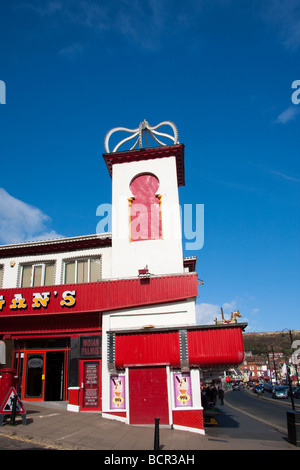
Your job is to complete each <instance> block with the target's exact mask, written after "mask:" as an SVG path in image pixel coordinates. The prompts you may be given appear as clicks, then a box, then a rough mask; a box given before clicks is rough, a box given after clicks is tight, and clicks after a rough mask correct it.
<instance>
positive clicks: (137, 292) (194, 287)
mask: <svg viewBox="0 0 300 470" xmlns="http://www.w3.org/2000/svg"><path fill="white" fill-rule="evenodd" d="M65 291H71V292H73V291H75V294H74V298H75V302H74V303H73V304H72V305H71V306H66V305H65V306H62V305H61V301H62V299H63V293H64V292H65ZM36 292H38V293H40V294H42V293H45V292H49V293H50V299H49V301H48V303H47V305H46V306H45V307H43V306H40V308H33V307H32V304H33V293H36ZM15 294H22V297H23V298H24V299H25V302H24V305H25V306H26V307H25V308H19V307H18V308H17V309H11V308H10V305H11V304H12V299H13V298H14V295H15ZM0 295H3V300H4V303H3V302H2V303H1V302H0V317H5V316H19V315H45V314H53V313H54V314H56V313H73V312H74V313H75V312H95V311H109V310H116V309H122V308H129V307H135V306H139V305H147V304H157V303H162V302H173V301H178V300H183V299H187V298H191V297H197V295H198V284H197V275H196V274H184V275H174V276H161V277H151V278H149V279H124V280H116V281H103V282H97V283H88V284H72V285H70V284H69V285H56V286H44V287H30V288H24V289H23V288H17V289H1V290H0Z"/></svg>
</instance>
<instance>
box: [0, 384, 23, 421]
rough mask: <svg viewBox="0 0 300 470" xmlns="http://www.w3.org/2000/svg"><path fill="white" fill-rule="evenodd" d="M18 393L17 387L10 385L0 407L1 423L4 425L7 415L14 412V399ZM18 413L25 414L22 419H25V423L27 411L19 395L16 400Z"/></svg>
mask: <svg viewBox="0 0 300 470" xmlns="http://www.w3.org/2000/svg"><path fill="white" fill-rule="evenodd" d="M16 395H17V396H18V394H17V392H16V389H15V388H14V387H10V389H9V391H8V393H7V395H6V397H5V399H4V401H3V403H2V405H1V408H0V425H2V423H3V419H4V416H5V415H11V414H12V409H13V399H14V397H15V396H16ZM17 414H18V415H23V416H22V420H23V423H24V424H25V423H26V411H25V409H24V407H23V404H22V402H21V400H20V398H19V397H17V402H16V415H17Z"/></svg>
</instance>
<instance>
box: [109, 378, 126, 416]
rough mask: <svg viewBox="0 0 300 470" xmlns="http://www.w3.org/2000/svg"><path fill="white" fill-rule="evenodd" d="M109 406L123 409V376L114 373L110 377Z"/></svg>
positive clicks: (113, 408)
mask: <svg viewBox="0 0 300 470" xmlns="http://www.w3.org/2000/svg"><path fill="white" fill-rule="evenodd" d="M110 408H111V409H112V410H124V409H125V376H124V375H114V376H111V378H110Z"/></svg>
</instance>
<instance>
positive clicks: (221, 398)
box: [218, 387, 224, 405]
mask: <svg viewBox="0 0 300 470" xmlns="http://www.w3.org/2000/svg"><path fill="white" fill-rule="evenodd" d="M218 396H219V399H220V402H221V405H224V390H223V389H222V388H221V387H220V388H219V390H218Z"/></svg>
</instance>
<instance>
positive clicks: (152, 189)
mask: <svg viewBox="0 0 300 470" xmlns="http://www.w3.org/2000/svg"><path fill="white" fill-rule="evenodd" d="M158 188H159V181H158V178H157V177H156V176H155V175H152V174H151V173H144V174H141V175H138V176H136V177H135V178H134V179H133V180H132V182H131V184H130V190H131V192H132V194H133V196H134V197H132V198H130V199H129V207H130V217H129V222H130V241H132V242H133V241H139V240H159V239H160V238H162V222H161V195H160V194H157V191H158Z"/></svg>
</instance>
